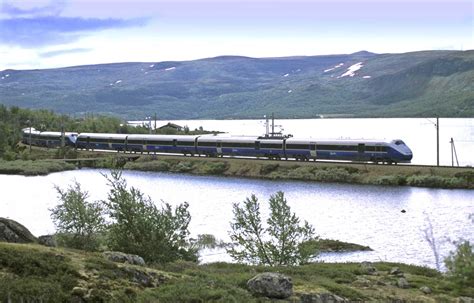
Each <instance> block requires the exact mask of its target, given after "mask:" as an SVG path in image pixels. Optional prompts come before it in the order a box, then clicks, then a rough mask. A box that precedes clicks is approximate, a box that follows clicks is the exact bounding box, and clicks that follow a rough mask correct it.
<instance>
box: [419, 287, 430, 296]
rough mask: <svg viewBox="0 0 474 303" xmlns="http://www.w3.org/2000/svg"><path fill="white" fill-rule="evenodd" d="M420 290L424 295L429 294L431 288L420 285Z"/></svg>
mask: <svg viewBox="0 0 474 303" xmlns="http://www.w3.org/2000/svg"><path fill="white" fill-rule="evenodd" d="M420 290H421V291H422V292H423V293H424V294H425V295H429V294H430V293H432V292H433V291H432V290H431V288H429V287H428V286H422V287H420Z"/></svg>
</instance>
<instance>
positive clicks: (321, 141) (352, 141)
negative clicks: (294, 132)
mask: <svg viewBox="0 0 474 303" xmlns="http://www.w3.org/2000/svg"><path fill="white" fill-rule="evenodd" d="M308 142H312V143H313V142H314V143H315V144H335V145H341V144H347V145H355V144H359V143H364V144H388V143H390V142H391V140H390V141H387V140H376V139H341V140H336V139H332V140H327V139H326V140H325V139H314V138H288V139H287V140H286V143H287V144H302V143H308Z"/></svg>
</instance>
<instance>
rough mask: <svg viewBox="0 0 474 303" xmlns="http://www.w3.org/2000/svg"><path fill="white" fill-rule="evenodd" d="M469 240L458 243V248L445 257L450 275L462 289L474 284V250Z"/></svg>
mask: <svg viewBox="0 0 474 303" xmlns="http://www.w3.org/2000/svg"><path fill="white" fill-rule="evenodd" d="M473 248H474V247H473V245H472V244H471V243H470V242H469V241H462V242H457V243H456V250H455V251H454V252H451V253H450V255H449V256H448V257H447V258H446V259H445V264H446V267H447V268H448V275H449V276H450V278H451V279H452V280H453V282H455V283H456V286H457V287H458V288H460V289H463V288H465V287H469V286H470V287H472V286H473V285H474V251H473Z"/></svg>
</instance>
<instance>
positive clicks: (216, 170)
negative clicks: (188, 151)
mask: <svg viewBox="0 0 474 303" xmlns="http://www.w3.org/2000/svg"><path fill="white" fill-rule="evenodd" d="M227 168H228V164H227V163H225V162H207V163H206V164H205V165H204V166H203V172H204V173H205V174H211V175H218V174H222V173H223V172H225V171H226V170H227Z"/></svg>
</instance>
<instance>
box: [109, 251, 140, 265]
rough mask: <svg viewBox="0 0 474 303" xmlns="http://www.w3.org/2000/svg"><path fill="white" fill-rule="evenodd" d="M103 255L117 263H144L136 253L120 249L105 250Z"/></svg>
mask: <svg viewBox="0 0 474 303" xmlns="http://www.w3.org/2000/svg"><path fill="white" fill-rule="evenodd" d="M104 257H105V258H106V259H107V260H109V261H112V262H117V263H128V264H133V265H140V266H144V265H145V260H143V258H142V257H140V256H137V255H131V254H126V253H123V252H120V251H105V252H104Z"/></svg>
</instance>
